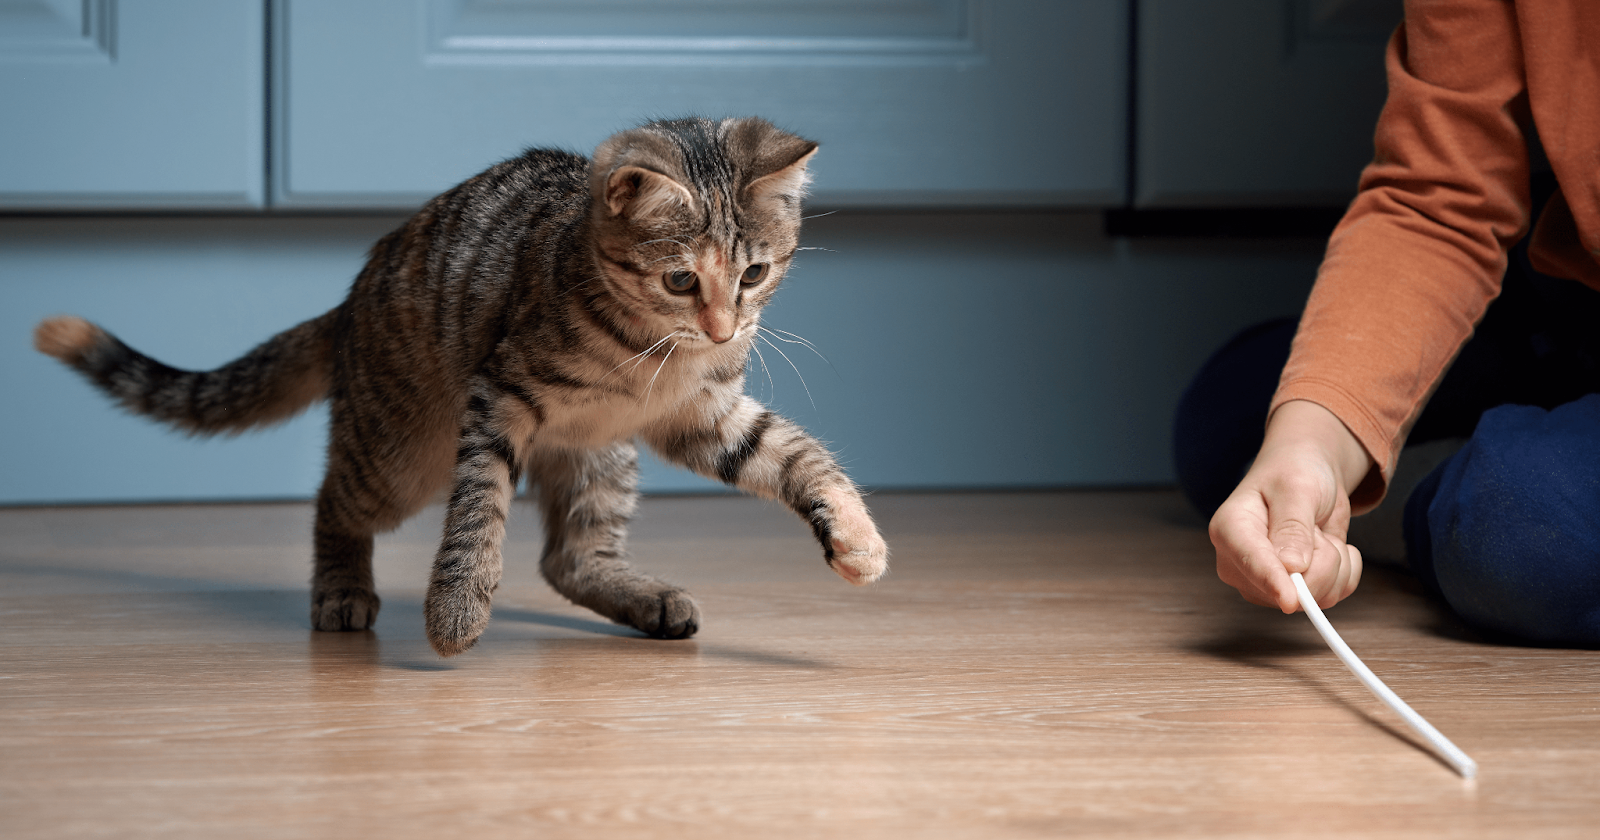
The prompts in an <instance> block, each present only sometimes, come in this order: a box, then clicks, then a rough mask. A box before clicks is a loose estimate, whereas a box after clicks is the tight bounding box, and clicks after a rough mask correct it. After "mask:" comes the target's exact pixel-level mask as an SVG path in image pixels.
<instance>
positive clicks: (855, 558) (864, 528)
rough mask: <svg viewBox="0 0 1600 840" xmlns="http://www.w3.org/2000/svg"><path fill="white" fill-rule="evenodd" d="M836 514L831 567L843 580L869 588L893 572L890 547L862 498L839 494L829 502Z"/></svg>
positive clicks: (833, 524)
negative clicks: (888, 572)
mask: <svg viewBox="0 0 1600 840" xmlns="http://www.w3.org/2000/svg"><path fill="white" fill-rule="evenodd" d="M828 502H829V509H830V510H831V511H832V512H833V521H832V522H831V523H830V533H829V535H828V536H829V548H831V549H833V553H832V555H831V556H830V557H829V558H828V566H829V567H830V568H832V569H833V570H834V572H836V573H838V575H839V577H842V578H844V579H845V580H847V581H850V582H851V583H853V584H855V585H856V586H866V585H867V584H869V583H872V582H873V581H875V580H877V579H878V578H880V577H883V573H884V572H887V571H889V546H888V544H887V543H885V542H884V541H883V537H882V536H881V535H879V533H878V526H877V525H876V524H874V523H873V521H872V516H871V515H870V514H868V513H867V509H866V507H865V506H864V505H862V504H861V500H860V499H859V498H852V497H850V496H847V495H846V494H844V493H835V494H833V495H832V497H831V498H829V500H828Z"/></svg>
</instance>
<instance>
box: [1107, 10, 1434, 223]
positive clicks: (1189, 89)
mask: <svg viewBox="0 0 1600 840" xmlns="http://www.w3.org/2000/svg"><path fill="white" fill-rule="evenodd" d="M1401 14H1402V10H1401V0H1140V2H1139V19H1138V24H1137V32H1138V37H1137V40H1138V47H1137V51H1138V57H1137V62H1138V69H1137V83H1136V87H1137V96H1136V100H1135V102H1134V108H1135V122H1136V124H1137V126H1138V141H1137V148H1136V150H1135V155H1134V156H1135V158H1136V160H1137V164H1136V166H1135V169H1136V171H1135V173H1134V184H1135V188H1134V195H1133V205H1134V206H1136V207H1237V206H1250V205H1255V206H1293V205H1308V206H1309V205H1343V204H1345V203H1347V202H1348V201H1349V200H1350V199H1351V198H1353V197H1354V196H1355V192H1356V180H1357V177H1358V176H1359V175H1360V173H1361V168H1362V167H1363V166H1365V165H1366V163H1367V162H1368V161H1370V160H1371V159H1372V129H1373V126H1374V125H1375V124H1376V123H1377V119H1378V112H1379V110H1381V109H1382V107H1383V100H1384V95H1385V89H1386V84H1385V79H1384V69H1383V51H1384V45H1385V44H1386V43H1387V42H1388V39H1389V34H1390V33H1391V32H1393V31H1394V28H1395V25H1396V24H1398V23H1399V22H1400V19H1401Z"/></svg>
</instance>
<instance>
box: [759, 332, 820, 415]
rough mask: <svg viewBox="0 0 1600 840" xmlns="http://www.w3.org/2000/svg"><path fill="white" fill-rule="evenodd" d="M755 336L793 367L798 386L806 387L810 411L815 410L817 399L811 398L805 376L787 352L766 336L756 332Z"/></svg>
mask: <svg viewBox="0 0 1600 840" xmlns="http://www.w3.org/2000/svg"><path fill="white" fill-rule="evenodd" d="M756 338H759V339H761V340H762V341H766V342H767V346H768V347H771V348H772V349H774V350H776V351H778V355H780V356H782V357H783V360H784V361H786V362H788V363H789V367H791V368H794V375H795V376H798V377H800V387H802V388H805V389H806V399H807V400H810V402H811V410H812V411H816V410H817V401H816V400H814V399H811V388H810V386H808V385H806V378H805V376H804V375H803V374H801V373H800V368H798V367H795V364H794V360H793V359H791V358H789V354H788V353H785V352H783V348H782V347H779V346H778V345H776V344H773V343H772V342H771V341H768V339H767V337H766V336H764V335H761V334H759V333H758V334H757V335H756Z"/></svg>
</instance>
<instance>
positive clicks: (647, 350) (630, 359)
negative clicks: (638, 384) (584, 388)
mask: <svg viewBox="0 0 1600 840" xmlns="http://www.w3.org/2000/svg"><path fill="white" fill-rule="evenodd" d="M677 334H678V331H677V330H673V331H672V332H669V333H667V334H666V335H664V336H662V337H661V340H660V341H657V342H656V343H655V344H652V345H650V346H649V347H647V348H645V350H644V352H643V353H640V354H638V355H636V356H629V357H628V358H626V359H623V360H622V361H620V362H618V363H617V367H614V368H612V369H611V370H609V371H606V375H605V376H602V377H600V381H599V382H596V383H595V384H596V385H601V384H604V383H605V381H606V380H607V379H610V378H611V376H612V374H614V373H616V372H617V368H620V367H622V366H623V365H625V364H627V363H629V362H633V367H631V368H628V372H629V373H633V372H634V371H636V370H638V369H639V366H640V365H642V364H644V360H645V357H646V356H649V355H650V354H651V353H654V352H655V350H656V348H657V347H660V346H661V345H663V344H666V343H667V342H668V341H671V340H672V338H673V337H674V336H676V335H677ZM672 346H673V347H677V346H678V345H676V344H674V345H672ZM667 355H669V356H670V355H672V352H671V351H670V350H669V351H668V352H667ZM634 359H638V361H636V362H634Z"/></svg>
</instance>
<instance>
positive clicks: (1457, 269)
mask: <svg viewBox="0 0 1600 840" xmlns="http://www.w3.org/2000/svg"><path fill="white" fill-rule="evenodd" d="M1387 66H1388V75H1389V97H1388V100H1387V101H1386V103H1385V105H1384V108H1383V113H1382V115H1381V116H1380V117H1379V120H1378V128H1377V132H1376V135H1375V146H1376V154H1375V156H1374V160H1373V162H1372V163H1371V164H1370V165H1368V166H1367V168H1366V169H1365V170H1364V171H1363V172H1362V174H1361V181H1360V192H1359V194H1358V195H1357V197H1356V199H1355V201H1354V202H1352V204H1351V205H1350V209H1349V210H1348V211H1347V212H1346V214H1345V217H1344V220H1343V221H1342V222H1340V224H1339V226H1338V228H1336V229H1335V230H1334V233H1333V236H1332V238H1331V239H1330V240H1329V242H1328V250H1327V254H1326V256H1325V257H1324V259H1323V263H1322V267H1321V269H1320V270H1319V272H1318V275H1317V281H1316V285H1315V286H1314V287H1313V289H1312V292H1311V297H1310V299H1309V301H1307V303H1306V308H1305V312H1304V314H1303V315H1302V316H1301V320H1300V328H1299V331H1298V333H1297V334H1296V335H1295V339H1294V345H1293V349H1292V351H1291V353H1290V356H1289V362H1288V364H1287V365H1286V366H1285V367H1284V371H1283V377H1282V379H1281V380H1280V382H1279V386H1278V392H1277V394H1276V395H1275V396H1274V398H1273V402H1272V409H1273V410H1274V411H1275V410H1277V407H1278V406H1280V405H1282V404H1283V403H1285V402H1287V401H1289V400H1309V401H1311V402H1314V403H1317V404H1319V405H1321V406H1323V407H1324V408H1327V409H1328V410H1330V411H1332V412H1333V413H1334V414H1335V415H1337V416H1338V417H1339V419H1340V420H1342V421H1343V422H1344V424H1345V425H1346V426H1347V427H1348V428H1349V429H1350V431H1351V432H1353V433H1354V434H1355V436H1356V438H1357V439H1358V440H1359V441H1360V442H1361V444H1362V446H1364V447H1365V448H1366V450H1367V452H1368V453H1369V454H1370V455H1371V456H1372V458H1373V461H1374V462H1375V463H1376V464H1377V469H1375V470H1374V471H1373V472H1372V473H1371V474H1369V475H1368V476H1367V479H1366V480H1365V481H1363V482H1362V483H1361V485H1360V486H1359V487H1357V488H1356V490H1355V492H1354V493H1352V495H1351V506H1352V508H1353V509H1354V510H1355V512H1358V513H1359V512H1364V511H1366V510H1369V509H1371V508H1372V507H1373V506H1375V505H1376V504H1377V503H1378V502H1379V501H1380V500H1381V499H1382V498H1383V494H1384V492H1385V490H1386V488H1387V486H1388V481H1389V478H1390V477H1391V476H1392V475H1393V474H1394V464H1395V459H1396V458H1397V457H1398V455H1399V450H1400V447H1401V446H1402V444H1403V443H1404V441H1405V437H1406V434H1407V433H1408V432H1409V431H1410V429H1411V424H1412V423H1413V422H1415V420H1416V417H1417V414H1418V413H1419V412H1420V411H1421V407H1422V405H1423V404H1424V403H1425V402H1426V401H1427V398H1428V396H1429V395H1430V394H1431V393H1432V391H1433V388H1434V386H1435V385H1436V384H1437V383H1438V381H1439V379H1440V377H1441V376H1442V375H1443V373H1444V371H1445V369H1446V368H1447V367H1448V366H1449V364H1450V362H1451V360H1452V359H1454V358H1455V355H1456V353H1457V351H1459V350H1460V348H1461V345H1462V344H1464V343H1465V342H1466V340H1467V339H1468V338H1469V337H1470V336H1471V335H1472V331H1473V327H1474V325H1476V324H1477V322H1478V320H1479V319H1480V318H1481V317H1482V316H1483V313H1484V310H1485V309H1486V308H1487V307H1488V305H1489V302H1490V301H1491V300H1492V299H1493V298H1494V297H1495V295H1497V294H1498V293H1499V290H1500V281H1501V277H1502V275H1503V273H1504V271H1505V266H1506V250H1507V249H1508V248H1509V247H1510V246H1511V245H1512V244H1514V243H1515V242H1516V241H1517V240H1518V239H1519V238H1520V237H1521V236H1522V234H1523V232H1524V230H1525V229H1526V227H1527V222H1528V213H1529V198H1528V163H1527V145H1526V140H1525V139H1524V135H1523V131H1522V128H1521V127H1520V126H1521V125H1522V124H1525V123H1526V119H1527V111H1528V109H1527V97H1526V95H1525V93H1524V81H1523V71H1522V49H1521V44H1520V40H1519V36H1518V31H1517V26H1516V21H1515V16H1514V12H1513V9H1512V5H1511V3H1510V2H1507V0H1413V1H1412V2H1407V3H1406V20H1405V23H1404V24H1402V25H1401V27H1400V29H1399V30H1397V31H1396V32H1395V34H1394V37H1393V38H1392V39H1391V41H1390V43H1389V50H1388V55H1387Z"/></svg>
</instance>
